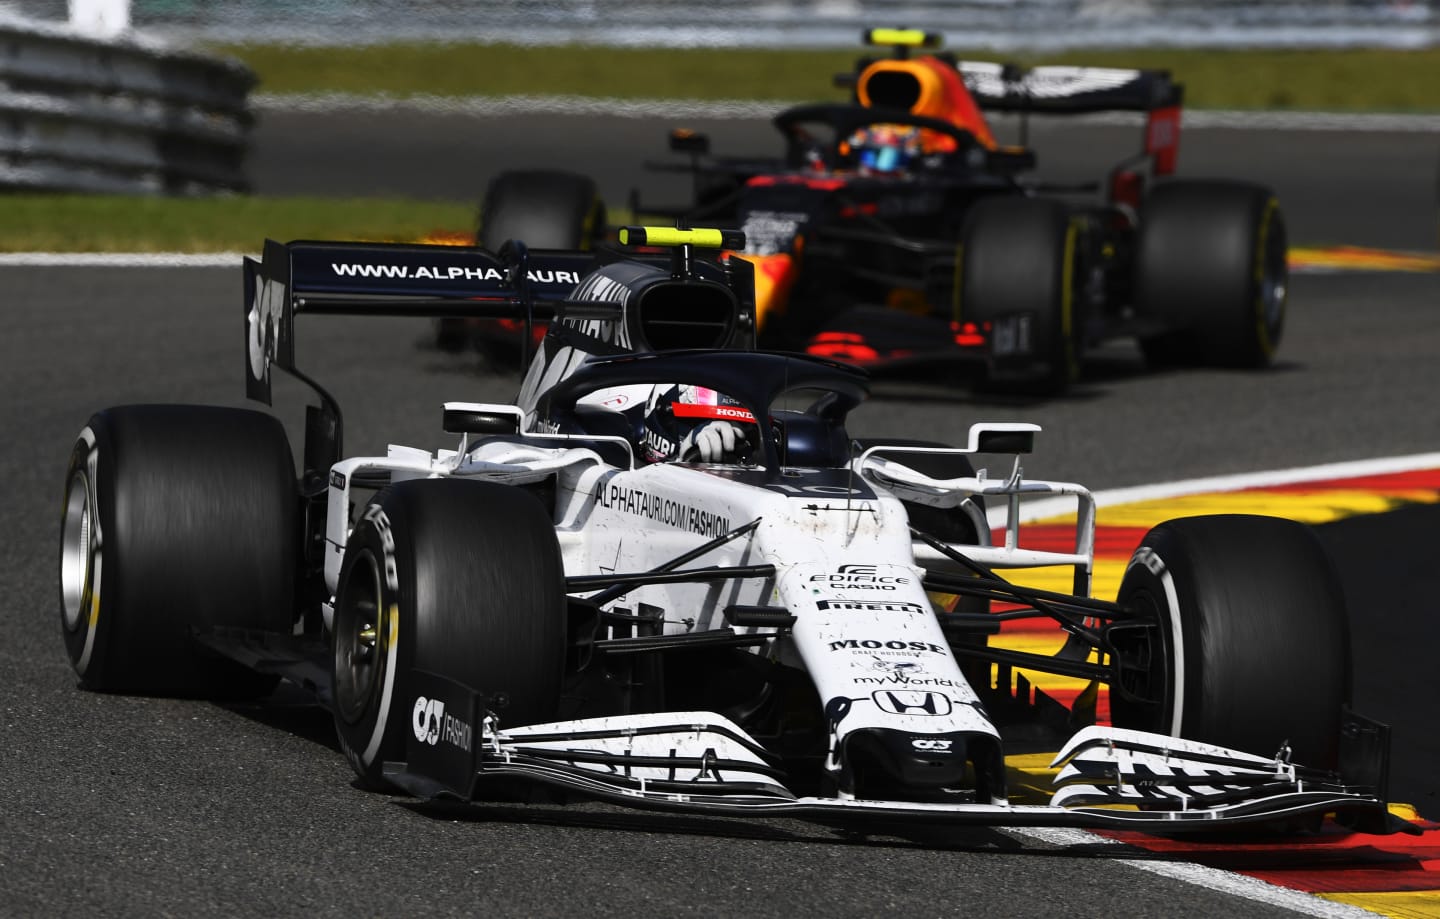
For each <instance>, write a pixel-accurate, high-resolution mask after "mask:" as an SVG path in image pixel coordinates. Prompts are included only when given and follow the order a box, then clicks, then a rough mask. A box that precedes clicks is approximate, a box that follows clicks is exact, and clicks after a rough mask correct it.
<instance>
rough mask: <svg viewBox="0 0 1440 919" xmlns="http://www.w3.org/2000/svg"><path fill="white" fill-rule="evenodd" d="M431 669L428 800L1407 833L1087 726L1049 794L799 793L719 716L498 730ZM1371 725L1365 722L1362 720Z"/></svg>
mask: <svg viewBox="0 0 1440 919" xmlns="http://www.w3.org/2000/svg"><path fill="white" fill-rule="evenodd" d="M417 676H419V677H420V678H421V679H422V689H421V691H422V692H424V693H426V694H425V695H422V696H420V697H419V698H418V699H417V701H416V705H415V719H414V731H413V736H412V737H411V738H410V742H409V744H408V749H407V756H408V759H407V761H406V762H404V763H387V764H386V769H385V775H386V778H387V779H388V780H389V781H391V782H392V783H393V784H395V785H396V786H398V787H400V788H402V789H403V790H405V791H408V792H410V793H411V794H414V795H417V796H419V797H425V798H442V797H448V798H459V799H462V800H472V799H477V798H478V799H483V798H485V797H487V794H486V787H487V785H495V784H500V783H502V782H503V781H504V780H509V781H512V782H513V781H514V780H521V781H527V782H534V783H539V784H542V785H547V786H551V787H554V788H558V789H561V790H564V791H567V792H570V793H574V794H579V795H583V796H585V797H590V798H595V799H599V800H604V801H609V802H612V803H616V804H621V805H625V806H628V807H637V808H645V809H651V810H672V811H686V812H692V813H707V814H714V815H731V816H745V815H748V816H767V817H795V818H802V819H812V820H817V821H820V822H842V823H849V822H856V823H860V822H864V821H867V820H885V821H897V820H899V821H915V822H917V823H939V824H951V825H956V826H963V825H990V826H1006V825H1008V826H1071V827H1108V828H1111V829H1132V830H1141V831H1145V832H1160V833H1180V832H1187V831H1209V832H1214V831H1216V830H1220V829H1225V828H1230V827H1241V826H1253V825H1257V824H1263V825H1278V824H1292V823H1296V822H1301V821H1303V820H1304V818H1312V817H1319V816H1323V815H1325V814H1330V813H1334V814H1337V815H1342V816H1343V817H1345V818H1346V820H1347V822H1349V823H1350V824H1351V825H1353V826H1357V827H1363V828H1364V829H1366V830H1367V831H1370V832H1392V831H1395V830H1397V829H1398V830H1405V829H1408V827H1409V825H1408V824H1405V823H1404V821H1399V820H1394V819H1391V818H1390V817H1389V816H1388V811H1387V807H1386V803H1385V800H1384V798H1383V793H1382V791H1381V790H1380V789H1379V788H1377V787H1372V786H1369V785H1347V784H1344V783H1343V782H1342V781H1341V780H1340V779H1339V777H1337V776H1336V775H1334V774H1331V773H1324V772H1319V771H1315V770H1308V769H1306V768H1304V767H1301V766H1297V765H1294V764H1292V763H1289V762H1288V761H1287V759H1286V756H1285V752H1284V751H1281V753H1280V754H1278V755H1277V756H1276V757H1274V758H1269V759H1267V758H1265V757H1260V756H1253V755H1251V754H1248V753H1242V752H1239V751H1236V750H1228V749H1225V748H1222V747H1217V746H1213V745H1210V744H1203V743H1198V742H1195V741H1189V740H1183V739H1179V738H1173V737H1165V736H1162V735H1157V734H1148V733H1144V732H1140V731H1130V730H1125V729H1122V728H1114V727H1102V726H1092V727H1089V728H1085V729H1083V730H1081V731H1080V732H1079V733H1077V734H1076V735H1075V736H1074V737H1072V738H1071V740H1070V741H1069V742H1068V743H1067V744H1066V745H1065V746H1064V747H1063V748H1062V749H1061V750H1060V752H1059V753H1058V754H1056V756H1055V759H1054V762H1053V763H1052V768H1053V767H1059V772H1058V774H1057V775H1056V778H1055V784H1056V785H1057V786H1059V787H1058V790H1057V791H1056V792H1055V793H1054V794H1053V795H1052V797H1051V799H1050V802H1049V803H1048V804H1021V803H1012V802H959V801H957V802H948V801H943V802H933V801H902V800H862V799H857V798H852V797H814V796H797V795H795V794H792V793H791V792H790V791H789V790H788V789H787V788H786V786H785V785H784V782H783V779H784V771H783V769H782V767H781V764H780V762H779V761H778V760H777V759H776V758H775V757H774V756H772V755H771V754H770V753H768V752H767V751H766V750H765V749H764V747H763V746H761V745H760V744H759V743H758V742H756V741H755V740H754V739H753V738H751V737H749V736H748V735H747V734H746V733H745V731H744V730H743V729H741V728H740V727H739V726H738V725H736V724H734V723H733V722H731V721H729V720H728V719H726V718H724V717H723V716H721V715H717V714H715V713H712V712H664V713H658V714H643V715H626V716H618V717H609V718H591V719H585V720H580V721H567V722H556V723H553V724H541V725H529V726H525V727H518V728H513V729H501V728H499V727H498V726H497V724H496V722H495V720H494V718H493V716H491V715H489V714H488V713H486V712H485V711H484V709H483V707H482V706H481V698H480V697H479V696H478V694H476V693H474V692H473V691H471V690H469V689H468V688H467V687H464V686H461V685H459V684H457V683H454V682H452V681H449V680H445V679H443V678H441V677H439V676H436V675H432V674H418V675H417ZM1367 724H1368V723H1367Z"/></svg>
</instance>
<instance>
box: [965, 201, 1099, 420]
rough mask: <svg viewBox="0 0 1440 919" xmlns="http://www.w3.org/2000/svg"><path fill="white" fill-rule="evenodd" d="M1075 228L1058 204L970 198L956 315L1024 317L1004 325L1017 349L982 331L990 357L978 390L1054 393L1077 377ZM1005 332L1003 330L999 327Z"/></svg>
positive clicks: (994, 319)
mask: <svg viewBox="0 0 1440 919" xmlns="http://www.w3.org/2000/svg"><path fill="white" fill-rule="evenodd" d="M1078 243H1079V228H1078V226H1077V225H1076V224H1075V223H1074V222H1073V221H1071V219H1070V215H1069V213H1068V212H1067V211H1066V209H1065V206H1064V205H1063V204H1061V203H1059V202H1057V201H1048V200H1044V199H1039V198H1020V197H993V198H985V199H982V200H981V201H979V202H977V203H976V204H975V205H974V206H973V207H972V208H971V210H970V213H969V214H968V215H967V216H966V220H965V226H964V228H963V230H962V231H961V246H962V254H961V275H960V319H961V320H962V321H963V322H967V323H968V322H973V323H976V324H978V325H981V326H983V325H984V324H985V323H999V322H1001V321H1003V320H1006V319H1007V317H1028V319H1025V320H1024V325H1023V332H1022V331H1020V330H1019V329H1018V328H1015V325H1014V324H1015V320H1014V319H1013V318H1011V319H1010V324H1011V331H1012V332H1013V333H1014V337H1015V338H1016V339H1022V338H1028V341H1020V340H1017V341H1014V342H1013V345H1014V346H1016V347H1017V348H1018V349H1023V350H1017V351H1015V352H1014V353H1001V354H994V349H995V348H996V347H997V345H998V346H1000V347H1002V348H1003V347H1005V346H1006V344H1007V342H1005V341H1004V340H1003V338H1002V336H1000V335H998V334H996V332H994V331H992V332H991V333H990V334H989V336H988V337H989V339H990V342H991V348H992V355H993V359H992V362H991V366H990V368H989V372H988V374H987V375H986V376H985V378H984V379H983V380H982V383H981V385H982V388H986V389H1006V390H1011V391H1021V392H1034V393H1038V394H1045V395H1050V394H1058V393H1061V392H1063V391H1064V390H1065V389H1067V388H1068V387H1069V386H1070V384H1071V383H1073V382H1074V381H1075V380H1076V379H1077V378H1078V377H1079V375H1080V329H1081V326H1080V322H1079V317H1078V316H1077V315H1076V302H1077V298H1076V289H1077V286H1078V283H1079V277H1078V274H1077V272H1076V265H1077V253H1078V250H1079V246H1078ZM1007 334H1009V333H1007Z"/></svg>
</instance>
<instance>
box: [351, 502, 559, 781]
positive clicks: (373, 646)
mask: <svg viewBox="0 0 1440 919" xmlns="http://www.w3.org/2000/svg"><path fill="white" fill-rule="evenodd" d="M565 600H566V595H565V572H564V567H563V565H562V563H561V559H560V548H559V543H557V542H556V540H555V530H554V525H553V523H552V522H551V521H550V519H549V517H548V515H547V514H546V513H545V510H544V508H543V507H542V506H541V504H540V503H539V502H538V501H537V500H535V498H534V497H533V496H531V495H530V494H528V493H526V492H523V491H521V490H520V489H518V488H514V487H511V486H506V485H499V484H496V483H493V482H473V481H472V482H463V481H456V480H451V479H422V480H416V481H410V482H402V483H399V484H397V485H393V486H391V487H390V488H387V489H386V490H385V491H383V492H382V493H381V494H380V495H378V496H377V497H376V499H375V501H374V502H372V503H371V504H370V506H369V507H368V508H367V509H366V511H365V512H364V514H363V515H362V517H361V519H360V521H359V523H357V524H356V526H355V529H354V531H353V533H352V535H351V537H350V540H349V543H348V544H347V546H346V549H345V561H344V564H343V566H342V568H341V572H340V584H339V589H338V591H337V593H336V602H335V615H334V620H333V627H332V630H331V632H332V647H333V650H334V654H333V659H334V702H333V704H334V714H335V727H336V732H337V734H338V735H339V739H340V746H341V749H342V750H343V751H344V752H345V755H346V758H347V759H348V760H349V761H350V765H351V766H352V767H353V768H354V770H355V774H356V775H357V776H358V777H359V780H360V783H361V784H362V785H364V786H366V787H369V788H376V789H380V788H385V787H387V786H386V783H385V780H384V771H383V770H384V764H385V762H386V761H387V760H392V761H399V760H403V759H405V747H406V736H407V735H409V734H410V733H411V731H412V726H411V720H412V718H411V715H412V712H411V706H412V705H414V703H415V692H414V691H413V690H412V689H411V682H412V674H413V673H414V671H416V670H425V671H428V672H430V673H434V674H437V675H439V676H442V677H445V678H447V679H450V680H454V681H456V682H459V683H462V684H464V685H466V686H468V687H470V688H471V689H473V690H475V691H476V692H478V693H480V694H481V696H482V701H481V706H482V709H483V710H489V711H493V712H495V713H496V714H497V715H498V717H499V718H500V720H501V721H502V723H503V724H506V725H521V724H536V723H540V722H544V721H551V720H554V719H555V718H556V717H557V715H558V712H559V705H560V683H561V679H562V670H563V666H564V660H565ZM477 727H478V726H477Z"/></svg>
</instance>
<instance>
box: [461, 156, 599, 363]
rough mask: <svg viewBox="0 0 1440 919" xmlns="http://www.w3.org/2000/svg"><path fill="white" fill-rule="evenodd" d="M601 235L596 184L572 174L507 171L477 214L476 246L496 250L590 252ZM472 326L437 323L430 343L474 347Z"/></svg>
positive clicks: (496, 180)
mask: <svg viewBox="0 0 1440 919" xmlns="http://www.w3.org/2000/svg"><path fill="white" fill-rule="evenodd" d="M604 235H605V205H604V203H603V202H602V201H601V200H600V193H599V191H598V190H597V189H596V188H595V182H594V181H593V180H591V179H590V178H589V177H587V176H583V175H579V174H578V173H573V172H562V171H558V170H548V169H536V170H524V171H507V172H501V173H499V174H497V175H496V176H495V177H494V178H493V179H491V180H490V186H489V188H487V189H486V191H485V200H483V201H482V202H480V210H479V214H478V215H477V222H476V230H475V244H476V245H477V246H481V247H482V248H485V249H489V250H490V251H491V252H498V251H499V250H500V247H501V246H503V245H504V244H505V242H506V241H507V240H511V239H518V240H520V241H521V242H523V243H525V245H526V246H528V247H530V248H532V249H593V248H595V245H596V244H597V243H598V242H599V241H600V240H601V239H602V238H604ZM476 328H477V325H476V324H475V323H472V322H467V321H466V320H464V319H460V318H445V319H439V320H436V323H435V345H436V347H438V348H440V349H441V350H444V351H462V350H464V349H465V348H466V347H467V346H469V345H472V344H477V343H478V342H477V340H476V337H475V335H474V331H475V329H476Z"/></svg>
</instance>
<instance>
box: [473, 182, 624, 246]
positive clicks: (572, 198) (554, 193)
mask: <svg viewBox="0 0 1440 919" xmlns="http://www.w3.org/2000/svg"><path fill="white" fill-rule="evenodd" d="M604 233H605V205H604V204H603V203H602V202H601V200H600V193H599V192H598V191H597V190H596V188H595V182H594V181H593V180H592V179H590V178H589V177H588V176H583V175H579V174H578V173H573V172H560V171H557V170H548V169H537V170H531V171H515V172H502V173H500V174H499V175H497V176H495V178H494V179H492V180H491V181H490V187H489V189H488V190H487V191H486V192H485V200H484V201H483V202H482V203H481V204H480V214H479V223H478V225H477V229H476V232H475V241H476V243H477V244H478V245H480V246H483V247H484V248H486V249H489V250H490V251H492V252H497V251H499V249H500V247H501V246H502V245H504V244H505V241H506V240H508V239H518V240H520V241H521V242H523V243H525V245H527V246H529V247H530V248H531V249H593V248H594V247H595V244H596V243H597V242H599V240H600V239H601V238H602V236H603V235H604Z"/></svg>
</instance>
